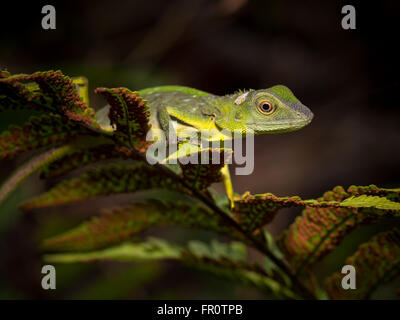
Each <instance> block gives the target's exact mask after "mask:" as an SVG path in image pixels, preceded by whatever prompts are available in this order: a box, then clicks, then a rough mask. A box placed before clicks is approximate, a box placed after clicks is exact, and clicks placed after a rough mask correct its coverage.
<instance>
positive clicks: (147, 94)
mask: <svg viewBox="0 0 400 320" xmlns="http://www.w3.org/2000/svg"><path fill="white" fill-rule="evenodd" d="M139 95H140V96H141V97H142V98H143V99H145V100H146V101H147V104H148V106H149V109H150V123H151V125H152V129H161V130H163V131H164V132H166V133H167V132H168V131H169V130H171V129H170V128H171V127H170V126H169V124H170V123H171V121H172V123H174V125H173V126H172V128H174V130H175V133H176V135H177V137H178V140H179V139H186V138H187V135H186V134H185V132H188V130H187V129H191V130H194V131H195V132H196V131H200V130H205V129H214V131H213V132H215V134H214V135H212V136H211V137H209V140H210V141H214V140H223V139H226V138H227V136H226V135H224V133H223V132H224V130H228V131H230V132H233V131H234V130H239V131H241V132H242V133H243V134H249V133H251V134H255V135H260V134H275V133H283V132H290V131H295V130H298V129H301V128H302V127H304V126H306V125H307V124H309V123H310V122H311V120H312V118H313V114H312V112H311V111H310V110H309V109H308V108H307V107H306V106H304V105H303V104H302V103H301V102H300V101H299V100H298V99H297V98H296V97H295V96H294V95H293V93H292V91H291V90H290V89H289V88H287V87H285V86H282V85H276V86H273V87H271V88H268V89H263V90H248V91H240V92H237V93H234V94H229V95H225V96H216V95H213V94H210V93H207V92H204V91H200V90H197V89H193V88H188V87H182V86H161V87H154V88H147V89H143V90H140V91H139ZM108 110H109V106H106V107H104V108H103V109H101V110H99V111H98V112H97V113H96V119H97V120H98V122H99V123H100V124H102V126H103V129H106V130H112V128H111V126H110V124H109V119H108V116H107V115H108ZM166 136H168V135H166ZM222 175H223V181H224V184H225V188H226V192H227V195H228V197H229V199H230V200H231V201H232V199H233V195H234V193H233V188H232V183H231V180H230V176H229V170H228V167H227V165H225V167H223V169H222Z"/></svg>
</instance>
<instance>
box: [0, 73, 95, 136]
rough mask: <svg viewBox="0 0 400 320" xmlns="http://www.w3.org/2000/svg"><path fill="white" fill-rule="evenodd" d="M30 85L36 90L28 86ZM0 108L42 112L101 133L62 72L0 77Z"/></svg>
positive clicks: (71, 82)
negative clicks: (59, 116) (58, 115)
mask: <svg viewBox="0 0 400 320" xmlns="http://www.w3.org/2000/svg"><path fill="white" fill-rule="evenodd" d="M32 82H34V83H36V84H37V86H38V87H39V88H37V86H36V85H34V86H32V85H31V84H29V83H32ZM26 83H28V84H26ZM1 109H33V110H37V111H42V110H43V111H45V112H52V113H56V114H60V115H62V116H64V117H66V118H67V119H69V120H70V121H72V122H76V123H79V124H81V125H84V126H86V127H89V128H91V129H95V130H100V127H99V125H98V124H97V123H96V121H95V118H94V110H93V109H92V108H90V107H88V106H87V105H86V104H85V103H84V102H83V101H82V99H81V98H80V96H79V94H78V93H77V91H76V87H75V85H74V83H73V81H72V80H71V78H69V77H68V76H64V75H63V74H62V73H61V71H45V72H35V73H33V74H31V75H26V74H17V75H10V74H6V75H5V76H4V74H3V77H1V78H0V110H1Z"/></svg>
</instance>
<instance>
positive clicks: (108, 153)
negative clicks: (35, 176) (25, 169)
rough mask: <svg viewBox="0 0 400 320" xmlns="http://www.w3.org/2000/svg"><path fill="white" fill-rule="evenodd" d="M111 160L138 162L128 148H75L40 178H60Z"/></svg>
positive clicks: (112, 146) (52, 164)
mask: <svg viewBox="0 0 400 320" xmlns="http://www.w3.org/2000/svg"><path fill="white" fill-rule="evenodd" d="M111 159H133V160H138V159H137V157H136V156H135V154H134V153H132V152H128V149H127V148H123V147H122V148H121V147H117V146H115V145H113V144H104V142H101V143H100V144H99V145H95V146H91V147H89V148H83V147H80V148H74V149H73V150H71V152H70V153H68V154H66V155H65V156H63V157H62V158H59V159H57V160H56V161H54V162H51V163H50V164H49V165H47V166H46V167H45V168H43V170H42V172H41V175H40V177H41V178H45V179H47V178H55V177H59V176H62V175H64V174H66V173H68V172H70V171H72V170H74V169H77V168H82V167H84V166H86V165H89V164H93V163H96V162H99V161H102V160H111Z"/></svg>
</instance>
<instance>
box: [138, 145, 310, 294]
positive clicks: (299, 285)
mask: <svg viewBox="0 0 400 320" xmlns="http://www.w3.org/2000/svg"><path fill="white" fill-rule="evenodd" d="M130 148H131V149H132V150H133V152H134V153H135V154H137V156H138V157H139V158H140V159H142V160H143V161H146V159H145V157H144V156H143V154H142V153H140V152H138V151H137V150H136V149H135V148H134V147H133V146H130ZM154 167H156V168H157V169H158V170H160V171H162V172H163V173H165V174H167V175H169V176H170V177H171V178H173V179H175V180H179V182H180V183H181V184H182V185H183V186H184V187H185V188H187V189H188V190H190V191H191V192H192V194H193V195H195V196H196V197H197V198H198V199H199V200H201V202H203V203H204V204H205V205H206V206H207V207H209V208H210V209H211V210H213V211H214V212H215V213H217V214H218V215H219V216H221V218H223V219H224V220H225V221H226V222H227V223H228V224H229V225H230V226H232V227H233V228H235V229H236V230H237V231H238V232H239V233H241V234H242V235H243V236H244V237H245V238H247V239H248V240H249V241H250V243H251V244H252V245H253V247H254V248H255V249H257V250H258V251H260V252H261V253H263V254H264V255H265V256H266V257H267V258H268V259H270V260H271V261H272V262H273V263H274V264H275V265H276V266H277V267H278V268H280V269H281V270H282V271H283V272H284V273H286V275H287V276H288V277H289V278H290V280H291V281H292V283H293V284H294V285H295V286H296V287H297V288H298V289H299V293H300V294H301V295H302V296H303V297H305V298H306V299H315V295H314V294H313V293H312V292H311V291H310V290H309V289H308V288H307V287H306V286H305V285H304V284H303V283H302V282H301V281H300V280H299V279H298V278H297V277H296V275H295V274H294V273H293V272H292V271H291V270H290V267H289V266H288V265H287V264H286V263H285V262H284V261H282V260H281V259H279V258H278V257H277V256H275V254H274V253H272V252H271V251H270V250H269V249H268V248H267V247H266V246H265V244H264V243H262V242H261V241H260V240H259V239H258V238H256V237H255V236H254V235H253V234H250V233H248V232H246V231H245V230H244V229H243V228H242V227H241V225H240V224H239V223H238V222H236V221H235V220H234V219H233V218H232V217H230V216H229V215H227V214H226V212H224V211H223V210H222V209H221V208H219V207H218V206H217V205H216V204H215V203H214V201H212V200H211V199H210V198H209V197H207V196H206V195H204V194H203V193H202V192H201V191H199V190H197V189H195V188H193V186H192V185H190V184H188V183H187V182H186V181H185V180H184V179H183V178H182V177H180V176H179V175H177V174H176V173H175V172H173V171H171V170H170V169H168V168H167V167H166V166H164V165H162V164H160V163H156V164H154Z"/></svg>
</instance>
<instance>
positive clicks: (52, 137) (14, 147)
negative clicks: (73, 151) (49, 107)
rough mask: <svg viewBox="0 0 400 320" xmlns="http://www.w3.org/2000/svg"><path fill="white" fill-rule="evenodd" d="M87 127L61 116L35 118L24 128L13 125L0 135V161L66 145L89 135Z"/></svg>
mask: <svg viewBox="0 0 400 320" xmlns="http://www.w3.org/2000/svg"><path fill="white" fill-rule="evenodd" d="M88 134H91V131H90V130H88V129H86V128H85V127H82V126H79V125H76V124H74V123H72V122H69V121H64V120H63V119H62V117H61V116H60V115H56V114H46V115H45V114H44V115H41V116H40V117H36V116H33V117H31V118H30V119H29V121H28V122H27V123H25V124H24V125H23V126H22V127H19V126H16V125H13V126H11V127H10V128H9V130H7V131H4V132H2V133H1V134H0V160H1V159H5V158H13V157H15V156H16V155H18V154H20V153H22V152H25V151H29V150H34V149H38V148H42V147H47V146H49V145H57V144H61V143H66V142H69V141H70V140H72V139H73V138H75V137H76V136H78V135H88Z"/></svg>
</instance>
